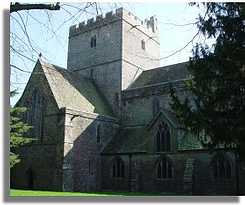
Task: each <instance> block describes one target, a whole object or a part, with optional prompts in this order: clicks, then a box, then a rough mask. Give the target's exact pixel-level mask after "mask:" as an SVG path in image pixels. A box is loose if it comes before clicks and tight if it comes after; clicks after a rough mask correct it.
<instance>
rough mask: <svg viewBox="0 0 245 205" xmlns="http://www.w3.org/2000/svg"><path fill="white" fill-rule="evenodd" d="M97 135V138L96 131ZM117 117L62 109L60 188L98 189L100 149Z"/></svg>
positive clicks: (113, 132)
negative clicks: (61, 180) (61, 183)
mask: <svg viewBox="0 0 245 205" xmlns="http://www.w3.org/2000/svg"><path fill="white" fill-rule="evenodd" d="M98 126H100V129H99V135H100V138H101V141H100V142H97V136H96V135H97V134H98V130H97V129H98ZM117 128H118V125H117V121H116V120H115V119H113V118H109V117H105V116H99V115H95V114H89V113H82V112H76V111H73V110H69V109H67V110H66V120H65V139H64V161H63V190H64V191H99V190H100V189H101V185H100V181H101V165H100V164H101V159H100V151H101V150H102V149H103V147H104V146H105V145H106V144H107V143H108V142H109V141H110V140H111V138H112V137H113V136H114V135H115V134H116V132H117Z"/></svg>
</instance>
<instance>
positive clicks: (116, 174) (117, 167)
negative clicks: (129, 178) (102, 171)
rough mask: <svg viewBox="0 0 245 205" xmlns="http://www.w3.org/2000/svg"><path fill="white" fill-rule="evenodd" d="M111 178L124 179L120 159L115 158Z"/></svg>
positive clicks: (122, 165)
mask: <svg viewBox="0 0 245 205" xmlns="http://www.w3.org/2000/svg"><path fill="white" fill-rule="evenodd" d="M112 177H113V178H123V177H124V162H123V161H122V159H121V158H116V159H115V160H114V161H113V164H112Z"/></svg>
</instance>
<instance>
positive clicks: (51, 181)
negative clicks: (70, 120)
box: [11, 64, 63, 190]
mask: <svg viewBox="0 0 245 205" xmlns="http://www.w3.org/2000/svg"><path fill="white" fill-rule="evenodd" d="M39 66H40V65H39V64H37V66H36V67H35V69H34V73H33V74H32V76H31V78H30V80H29V83H28V85H27V87H26V88H25V91H24V93H23V95H22V97H21V99H20V101H19V102H18V103H17V106H26V105H27V104H28V103H29V105H30V104H31V103H32V101H31V99H32V98H31V96H32V93H33V90H34V89H38V90H39V92H40V94H41V95H42V96H43V97H44V98H45V101H46V109H45V113H44V120H43V123H44V125H43V128H44V132H43V136H41V137H40V138H37V137H35V135H36V134H37V133H35V132H34V133H29V135H31V136H30V137H32V138H34V139H35V140H34V141H33V142H32V143H30V144H28V145H25V146H23V147H21V148H20V149H19V150H17V153H19V154H20V157H21V162H20V163H19V164H17V165H16V167H14V169H13V170H11V185H12V186H13V187H16V188H26V189H28V188H31V187H29V185H30V184H28V183H29V182H30V173H28V170H32V172H33V173H32V175H33V176H32V181H33V182H32V183H33V189H46V190H62V186H61V185H62V175H61V174H62V172H61V165H62V152H63V151H62V150H63V147H62V146H61V145H63V143H61V142H63V132H62V130H63V126H60V125H62V124H60V120H62V112H60V110H59V109H58V107H57V105H56V103H55V101H54V98H53V95H52V93H51V91H50V89H49V86H48V84H47V81H46V79H45V77H44V74H43V73H42V70H41V69H40V67H39ZM27 109H28V107H27ZM23 120H25V119H23Z"/></svg>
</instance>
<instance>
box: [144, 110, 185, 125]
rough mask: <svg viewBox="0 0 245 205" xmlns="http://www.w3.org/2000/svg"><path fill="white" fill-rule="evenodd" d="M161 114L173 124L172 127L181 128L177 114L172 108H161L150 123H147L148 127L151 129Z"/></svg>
mask: <svg viewBox="0 0 245 205" xmlns="http://www.w3.org/2000/svg"><path fill="white" fill-rule="evenodd" d="M161 116H163V117H164V118H165V119H166V120H167V121H168V122H169V123H170V124H171V126H172V127H174V128H180V124H179V121H178V119H177V118H176V115H175V114H174V113H173V112H171V111H170V110H166V109H163V108H161V109H160V111H159V112H158V114H157V115H155V116H154V117H153V118H152V120H151V121H150V122H149V123H148V125H147V127H148V129H150V128H151V127H152V126H153V125H154V124H155V122H156V121H157V119H159V118H160V117H161Z"/></svg>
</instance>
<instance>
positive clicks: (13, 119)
mask: <svg viewBox="0 0 245 205" xmlns="http://www.w3.org/2000/svg"><path fill="white" fill-rule="evenodd" d="M15 94H16V91H13V92H11V93H10V96H13V95H15ZM24 112H26V108H24V107H14V108H10V168H12V167H13V166H14V165H15V164H17V163H19V162H20V159H19V156H18V155H17V154H15V151H16V149H18V148H19V147H20V146H23V145H25V144H27V143H30V142H31V138H30V137H27V136H25V135H26V134H27V133H28V131H29V130H30V129H31V126H29V125H28V124H27V123H24V122H23V121H22V120H21V116H22V115H23V113H24Z"/></svg>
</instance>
